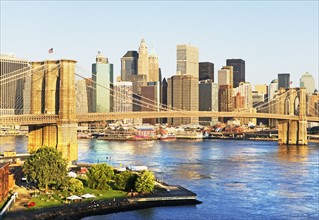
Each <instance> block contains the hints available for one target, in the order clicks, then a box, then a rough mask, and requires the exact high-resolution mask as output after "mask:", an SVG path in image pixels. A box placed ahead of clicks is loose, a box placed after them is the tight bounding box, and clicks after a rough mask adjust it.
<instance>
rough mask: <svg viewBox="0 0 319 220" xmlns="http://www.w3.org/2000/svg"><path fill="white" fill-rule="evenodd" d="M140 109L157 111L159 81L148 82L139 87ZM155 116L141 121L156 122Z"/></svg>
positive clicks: (158, 104) (158, 106)
mask: <svg viewBox="0 0 319 220" xmlns="http://www.w3.org/2000/svg"><path fill="white" fill-rule="evenodd" d="M141 93H142V94H141V96H142V98H141V103H142V106H141V111H158V110H159V108H160V83H159V82H149V83H148V84H147V86H142V88H141ZM156 122H157V120H156V118H147V119H143V123H149V124H156Z"/></svg>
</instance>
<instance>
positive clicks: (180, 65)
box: [177, 45, 199, 78]
mask: <svg viewBox="0 0 319 220" xmlns="http://www.w3.org/2000/svg"><path fill="white" fill-rule="evenodd" d="M198 66H199V64H198V48H196V47H194V46H191V45H177V72H180V73H181V75H191V76H193V77H196V78H198V71H199V67H198Z"/></svg>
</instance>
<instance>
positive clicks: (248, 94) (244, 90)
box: [238, 82, 253, 109]
mask: <svg viewBox="0 0 319 220" xmlns="http://www.w3.org/2000/svg"><path fill="white" fill-rule="evenodd" d="M238 91H239V92H240V94H241V95H242V96H244V97H245V102H244V108H246V109H250V108H252V107H253V97H252V89H251V85H250V83H249V82H240V83H239V86H238Z"/></svg>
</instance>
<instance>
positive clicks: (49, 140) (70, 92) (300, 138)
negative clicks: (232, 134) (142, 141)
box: [0, 60, 319, 161]
mask: <svg viewBox="0 0 319 220" xmlns="http://www.w3.org/2000/svg"><path fill="white" fill-rule="evenodd" d="M31 65H32V67H31V71H30V70H29V71H20V72H18V73H16V74H14V75H9V76H8V77H5V78H1V81H0V85H5V84H8V83H10V82H12V81H15V80H21V79H23V78H24V77H26V76H27V75H30V76H31V82H32V83H31V111H30V114H20V115H3V116H0V125H26V126H29V135H28V150H29V151H33V150H36V149H37V148H38V147H41V146H51V147H56V148H57V149H58V150H59V151H60V152H62V155H63V157H64V158H67V159H68V160H69V161H75V160H77V158H78V146H77V127H78V124H79V123H81V122H99V121H111V120H121V119H127V118H180V117H229V118H266V119H274V120H277V121H278V144H288V145H307V144H308V142H307V122H319V115H318V114H314V115H309V114H307V100H306V99H307V97H306V91H305V89H303V88H292V89H289V90H280V91H279V96H278V97H279V98H277V101H276V103H272V105H275V106H276V109H277V111H276V112H277V113H262V112H255V113H250V112H212V111H187V110H182V109H176V108H172V107H169V106H163V105H162V104H159V103H154V104H153V105H154V106H153V107H154V108H153V109H152V110H150V111H140V112H109V113H86V114H83V113H82V114H80V113H77V112H76V98H75V97H76V96H75V76H76V75H78V74H77V73H76V72H75V66H76V61H74V60H49V61H41V62H33V63H31ZM78 76H79V75H78ZM80 77H81V76H80ZM140 104H141V105H143V103H142V102H141V103H140ZM144 104H145V103H144ZM146 104H147V105H150V102H148V103H146Z"/></svg>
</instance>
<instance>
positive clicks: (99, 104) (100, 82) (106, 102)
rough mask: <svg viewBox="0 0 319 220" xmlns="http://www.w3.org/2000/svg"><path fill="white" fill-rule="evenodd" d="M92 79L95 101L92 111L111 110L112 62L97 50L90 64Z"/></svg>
mask: <svg viewBox="0 0 319 220" xmlns="http://www.w3.org/2000/svg"><path fill="white" fill-rule="evenodd" d="M92 80H93V82H94V83H93V87H94V97H95V103H93V111H94V112H111V110H112V109H113V98H112V97H113V93H112V92H111V91H112V88H113V64H110V63H109V61H108V59H107V58H106V57H105V56H104V55H102V54H101V52H100V51H99V52H98V54H97V56H96V63H93V64H92Z"/></svg>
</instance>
